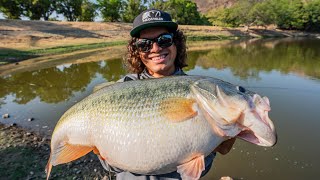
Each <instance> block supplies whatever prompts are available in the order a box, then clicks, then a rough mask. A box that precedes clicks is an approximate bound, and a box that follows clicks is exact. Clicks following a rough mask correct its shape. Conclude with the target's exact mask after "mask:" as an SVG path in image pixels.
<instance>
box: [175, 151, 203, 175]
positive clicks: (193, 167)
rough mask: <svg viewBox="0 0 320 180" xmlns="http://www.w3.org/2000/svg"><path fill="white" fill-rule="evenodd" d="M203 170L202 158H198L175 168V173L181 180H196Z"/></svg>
mask: <svg viewBox="0 0 320 180" xmlns="http://www.w3.org/2000/svg"><path fill="white" fill-rule="evenodd" d="M204 169H205V163H204V156H203V155H202V156H199V157H197V158H195V159H192V160H191V161H189V162H187V163H185V164H182V165H180V166H178V167H177V172H178V173H179V174H180V176H181V178H182V179H183V180H196V179H199V178H200V176H201V173H202V171H203V170H204Z"/></svg>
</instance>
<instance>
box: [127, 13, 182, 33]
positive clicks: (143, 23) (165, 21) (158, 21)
mask: <svg viewBox="0 0 320 180" xmlns="http://www.w3.org/2000/svg"><path fill="white" fill-rule="evenodd" d="M159 26H160V27H166V28H168V30H169V31H171V32H173V31H176V30H177V28H178V24H177V23H175V22H173V21H172V19H171V16H170V14H168V13H166V12H164V11H161V10H157V9H148V10H145V11H143V12H142V13H140V14H139V15H138V16H137V17H136V18H135V19H134V21H133V28H132V30H131V32H130V35H131V36H132V37H139V36H140V32H141V31H142V30H144V29H146V28H149V27H159Z"/></svg>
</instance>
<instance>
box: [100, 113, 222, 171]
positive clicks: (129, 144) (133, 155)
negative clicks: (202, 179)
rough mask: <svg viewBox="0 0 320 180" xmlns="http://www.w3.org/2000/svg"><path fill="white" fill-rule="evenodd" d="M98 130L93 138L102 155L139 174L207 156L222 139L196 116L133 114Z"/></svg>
mask: <svg viewBox="0 0 320 180" xmlns="http://www.w3.org/2000/svg"><path fill="white" fill-rule="evenodd" d="M99 131H100V132H102V133H101V134H100V135H98V136H96V138H95V141H96V146H97V148H98V149H99V151H100V154H101V155H102V156H103V158H104V159H106V161H107V162H108V163H109V164H110V165H112V166H114V167H117V168H120V169H123V170H126V171H130V172H134V173H140V174H163V173H168V172H172V171H175V170H176V168H177V166H178V165H181V164H183V163H185V162H188V161H190V160H191V159H193V158H195V157H197V156H200V155H205V156H207V155H208V154H210V153H211V152H212V151H213V149H214V148H215V147H216V146H218V145H219V144H220V143H221V142H222V141H223V139H222V138H221V137H219V136H217V135H215V134H213V131H212V129H211V128H210V125H209V123H208V122H207V121H206V120H205V119H202V118H198V117H196V118H193V119H190V120H187V121H184V122H179V123H173V122H169V121H167V120H164V119H158V120H152V121H143V120H141V119H140V120H139V119H135V118H134V117H133V118H132V119H131V120H124V121H119V120H114V121H113V120H110V122H109V123H108V125H107V126H104V127H101V129H100V130H99ZM100 142H103V143H100Z"/></svg>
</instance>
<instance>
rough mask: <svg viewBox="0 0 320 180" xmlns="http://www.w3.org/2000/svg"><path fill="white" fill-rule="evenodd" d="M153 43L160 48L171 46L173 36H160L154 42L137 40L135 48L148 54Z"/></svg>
mask: <svg viewBox="0 0 320 180" xmlns="http://www.w3.org/2000/svg"><path fill="white" fill-rule="evenodd" d="M154 42H156V43H157V44H158V45H159V46H160V47H161V48H166V47H169V46H171V45H172V44H173V34H162V35H160V36H159V37H157V38H155V39H154V40H149V39H139V40H138V41H137V42H136V46H137V48H138V49H139V50H140V51H142V52H149V51H150V50H151V49H152V44H153V43H154Z"/></svg>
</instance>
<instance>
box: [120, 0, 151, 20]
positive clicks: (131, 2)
mask: <svg viewBox="0 0 320 180" xmlns="http://www.w3.org/2000/svg"><path fill="white" fill-rule="evenodd" d="M145 3H146V1H144V0H127V1H126V2H124V6H125V8H124V11H123V13H122V19H123V21H124V22H130V23H131V22H133V20H134V18H135V17H136V16H138V15H139V14H140V13H141V12H142V11H144V10H146V9H147V7H146V6H145V5H144V4H145Z"/></svg>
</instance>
